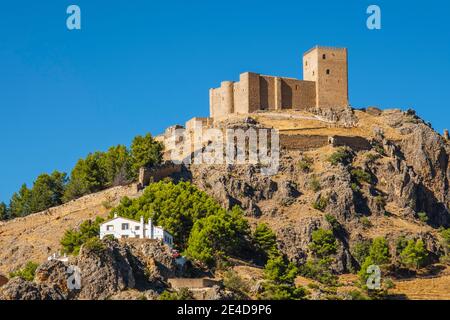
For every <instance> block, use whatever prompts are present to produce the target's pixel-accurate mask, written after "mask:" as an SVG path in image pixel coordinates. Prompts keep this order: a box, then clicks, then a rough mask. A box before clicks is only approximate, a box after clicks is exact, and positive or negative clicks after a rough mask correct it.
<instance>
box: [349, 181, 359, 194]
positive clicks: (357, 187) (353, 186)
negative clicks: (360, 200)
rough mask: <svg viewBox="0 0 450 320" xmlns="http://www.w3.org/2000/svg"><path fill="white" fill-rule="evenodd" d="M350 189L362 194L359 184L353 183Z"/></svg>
mask: <svg viewBox="0 0 450 320" xmlns="http://www.w3.org/2000/svg"><path fill="white" fill-rule="evenodd" d="M350 188H351V189H352V190H353V191H354V192H356V193H359V192H361V188H360V187H359V186H358V184H357V183H355V182H352V183H351V184H350Z"/></svg>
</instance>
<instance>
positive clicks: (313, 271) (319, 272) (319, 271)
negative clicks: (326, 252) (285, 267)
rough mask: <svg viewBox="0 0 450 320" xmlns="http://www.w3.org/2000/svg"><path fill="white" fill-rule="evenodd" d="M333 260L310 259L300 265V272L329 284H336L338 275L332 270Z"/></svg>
mask: <svg viewBox="0 0 450 320" xmlns="http://www.w3.org/2000/svg"><path fill="white" fill-rule="evenodd" d="M332 262H333V259H332V258H323V259H308V260H307V261H306V262H305V263H304V264H303V265H301V266H300V268H299V274H300V275H302V276H304V277H306V278H310V279H314V280H317V281H319V282H320V283H322V284H325V285H328V286H336V285H337V283H338V277H337V275H335V274H334V273H333V272H332V271H331V270H330V265H331V264H332Z"/></svg>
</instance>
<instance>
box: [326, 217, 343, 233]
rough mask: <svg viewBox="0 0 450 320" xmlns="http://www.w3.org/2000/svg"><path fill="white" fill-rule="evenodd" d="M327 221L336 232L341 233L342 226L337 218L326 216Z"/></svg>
mask: <svg viewBox="0 0 450 320" xmlns="http://www.w3.org/2000/svg"><path fill="white" fill-rule="evenodd" d="M325 220H326V221H327V222H328V223H329V224H330V225H331V228H332V229H333V231H334V232H336V231H339V230H340V229H341V224H340V223H339V221H338V220H337V219H336V217H335V216H333V215H331V214H325Z"/></svg>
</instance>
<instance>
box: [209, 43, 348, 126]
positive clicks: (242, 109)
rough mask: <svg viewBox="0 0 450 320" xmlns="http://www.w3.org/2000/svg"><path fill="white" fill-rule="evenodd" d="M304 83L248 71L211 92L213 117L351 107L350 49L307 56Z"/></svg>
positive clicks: (313, 50)
mask: <svg viewBox="0 0 450 320" xmlns="http://www.w3.org/2000/svg"><path fill="white" fill-rule="evenodd" d="M303 75H304V77H303V78H304V80H299V79H295V78H287V77H277V76H268V75H261V74H258V73H252V72H245V73H242V74H241V75H240V77H239V81H236V82H234V81H223V82H222V83H221V86H220V87H219V88H213V89H210V93H209V94H210V115H211V118H221V117H226V116H227V115H229V114H249V113H254V112H257V111H261V110H272V111H273V110H283V109H292V110H307V109H309V108H314V107H316V108H317V107H319V108H347V107H348V72H347V49H346V48H334V47H324V46H316V47H314V48H311V49H310V50H308V51H307V52H306V53H305V54H304V55H303Z"/></svg>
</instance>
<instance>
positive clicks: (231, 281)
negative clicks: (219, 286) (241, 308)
mask: <svg viewBox="0 0 450 320" xmlns="http://www.w3.org/2000/svg"><path fill="white" fill-rule="evenodd" d="M223 285H224V287H225V288H226V289H228V290H230V291H231V292H233V293H234V295H235V296H236V298H238V299H247V298H248V293H249V291H250V288H249V286H248V283H247V282H246V281H244V280H243V279H242V278H241V277H240V276H239V275H238V274H237V273H236V272H235V271H231V270H229V271H226V272H225V273H224V275H223Z"/></svg>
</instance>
